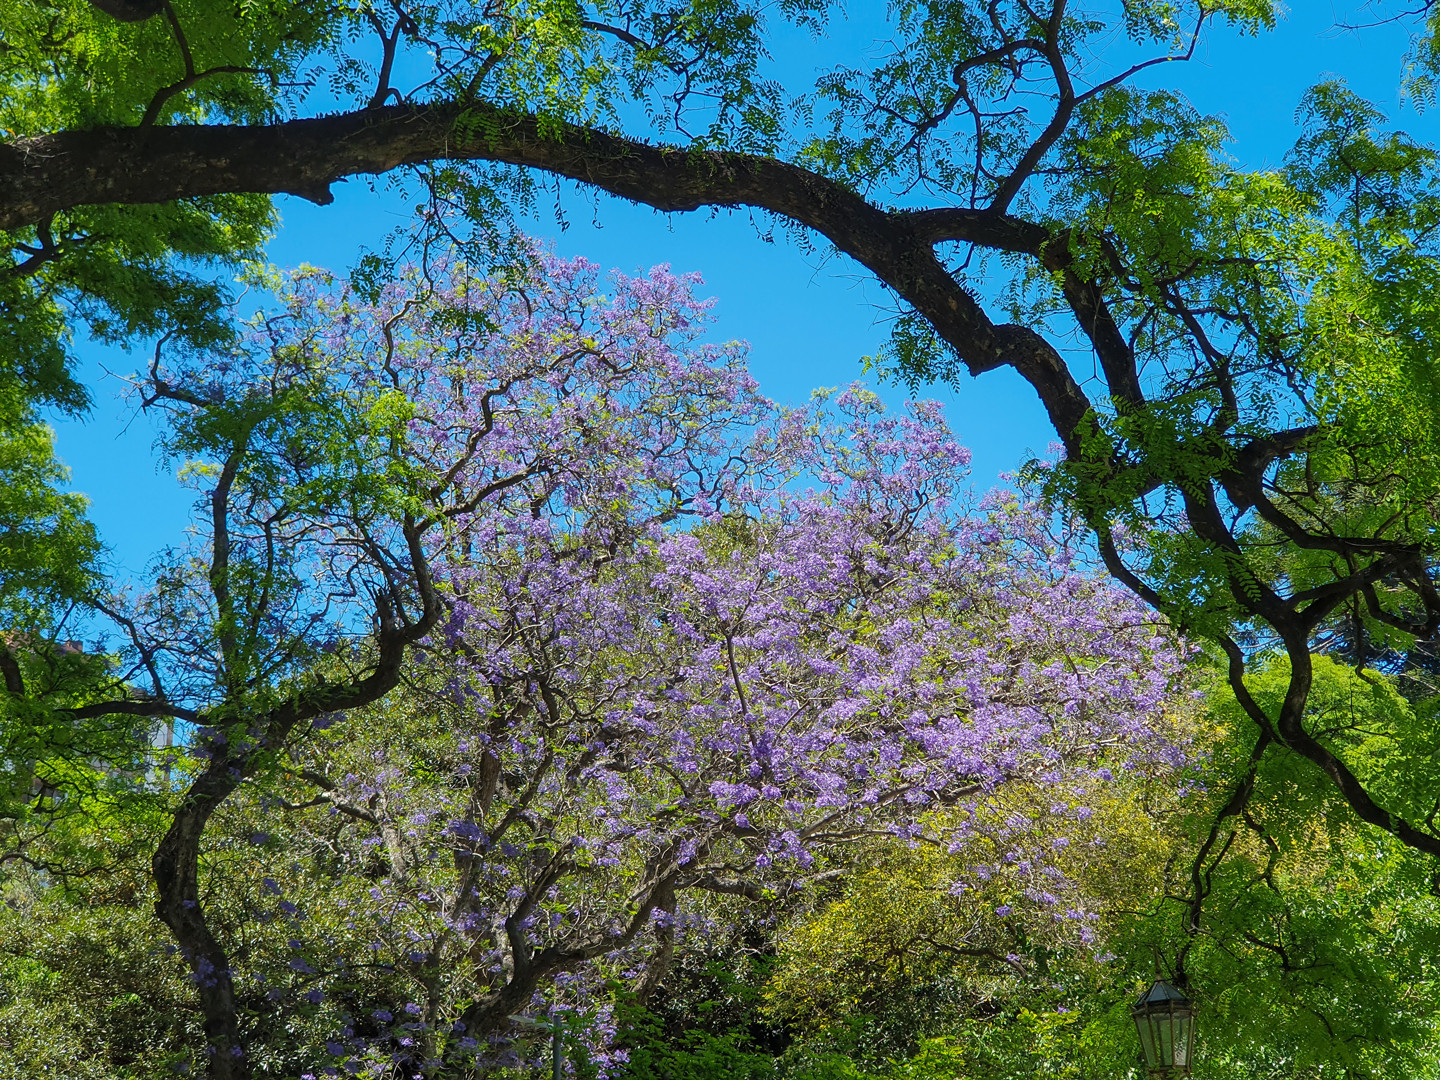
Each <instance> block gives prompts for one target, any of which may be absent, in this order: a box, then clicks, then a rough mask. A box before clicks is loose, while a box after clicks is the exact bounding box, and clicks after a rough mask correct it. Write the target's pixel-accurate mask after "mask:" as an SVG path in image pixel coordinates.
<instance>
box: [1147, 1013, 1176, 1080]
mask: <svg viewBox="0 0 1440 1080" xmlns="http://www.w3.org/2000/svg"><path fill="white" fill-rule="evenodd" d="M1150 1023H1151V1025H1152V1026H1153V1028H1154V1030H1155V1059H1156V1060H1155V1064H1156V1065H1158V1066H1159V1067H1160V1068H1162V1069H1164V1068H1168V1067H1169V1066H1171V1065H1173V1064H1175V1028H1174V1025H1173V1024H1172V1023H1171V1020H1170V1017H1169V1015H1168V1014H1166V1013H1158V1014H1153V1015H1152V1016H1151V1017H1150Z"/></svg>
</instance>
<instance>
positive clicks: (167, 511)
mask: <svg viewBox="0 0 1440 1080" xmlns="http://www.w3.org/2000/svg"><path fill="white" fill-rule="evenodd" d="M853 9H854V10H864V5H863V4H861V3H856V4H854V5H853ZM1297 9H1298V10H1296V11H1294V12H1292V13H1291V14H1290V15H1289V17H1288V18H1287V19H1286V20H1285V22H1284V23H1282V25H1281V26H1280V27H1279V28H1278V29H1277V31H1276V32H1275V33H1274V34H1271V35H1264V36H1261V37H1259V38H1253V39H1246V38H1239V37H1237V36H1235V35H1233V34H1228V33H1226V32H1224V31H1216V32H1212V33H1211V34H1210V36H1209V38H1208V39H1207V40H1206V41H1205V42H1204V43H1202V45H1201V47H1200V48H1199V49H1198V50H1197V54H1196V58H1195V59H1194V60H1193V61H1191V62H1190V63H1188V64H1168V65H1163V66H1161V67H1160V68H1157V69H1153V70H1152V72H1149V73H1146V74H1147V75H1148V83H1146V85H1154V86H1160V85H1164V86H1169V87H1173V88H1177V89H1179V90H1180V91H1181V92H1183V93H1184V94H1186V96H1187V97H1189V98H1190V100H1191V101H1192V102H1193V103H1194V104H1195V105H1196V106H1197V107H1198V108H1200V109H1201V110H1202V111H1205V112H1210V113H1217V114H1220V115H1222V116H1223V117H1224V118H1225V119H1226V120H1227V121H1228V123H1229V125H1230V128H1231V131H1232V133H1233V135H1234V139H1235V141H1234V144H1233V145H1232V147H1231V153H1232V154H1233V155H1234V156H1235V158H1236V159H1237V160H1238V161H1239V162H1240V163H1242V164H1244V165H1246V166H1250V167H1264V166H1267V165H1277V164H1279V163H1280V161H1281V159H1282V158H1283V155H1284V152H1285V150H1286V148H1287V147H1288V146H1289V144H1290V142H1291V140H1292V139H1293V131H1294V115H1295V109H1296V106H1297V105H1298V103H1299V100H1300V97H1301V95H1302V94H1303V93H1304V91H1305V89H1306V88H1307V87H1308V86H1309V85H1311V84H1312V83H1313V82H1315V81H1316V80H1318V79H1320V78H1329V77H1336V76H1338V77H1341V78H1344V79H1345V80H1346V81H1347V82H1348V83H1349V84H1350V86H1351V87H1352V89H1354V90H1356V91H1357V92H1358V93H1360V94H1361V95H1362V96H1366V97H1368V98H1370V99H1371V100H1372V101H1374V102H1375V103H1376V104H1378V105H1380V106H1381V107H1382V108H1384V109H1386V110H1387V111H1388V112H1389V113H1390V114H1391V116H1392V119H1394V120H1396V121H1398V122H1399V123H1400V124H1401V125H1402V126H1404V127H1406V128H1407V130H1409V131H1410V132H1411V133H1412V134H1413V135H1415V136H1416V137H1417V138H1419V139H1421V140H1422V141H1427V142H1434V141H1436V139H1437V131H1436V126H1437V118H1436V116H1434V115H1433V114H1424V115H1421V116H1418V117H1417V116H1416V115H1415V114H1414V113H1413V112H1412V111H1410V110H1409V109H1405V110H1403V115H1402V108H1401V103H1400V100H1399V91H1398V85H1399V76H1400V72H1401V62H1402V58H1403V55H1404V52H1405V48H1406V45H1407V42H1408V38H1409V32H1410V31H1409V28H1408V27H1406V26H1397V25H1393V24H1391V25H1384V26H1379V27H1374V28H1369V29H1365V30H1362V31H1359V32H1346V31H1343V30H1337V29H1336V24H1337V23H1339V22H1341V21H1348V22H1352V23H1363V22H1367V21H1371V20H1372V19H1373V18H1374V15H1373V13H1372V14H1371V15H1370V16H1369V17H1367V15H1366V12H1365V10H1361V11H1359V12H1358V13H1357V12H1356V11H1355V10H1354V9H1353V8H1352V7H1351V5H1348V4H1340V3H1335V4H1331V3H1327V2H1324V0H1300V2H1298V3H1297ZM866 33H868V31H866V30H862V28H861V25H860V21H859V20H858V19H856V20H852V21H851V23H850V24H849V25H846V26H843V27H837V28H836V31H835V33H834V34H833V35H832V37H831V38H830V39H829V40H828V41H827V42H823V43H820V44H819V45H815V46H810V47H807V48H803V49H801V50H800V51H799V52H798V53H797V54H796V55H793V56H788V57H787V68H788V69H789V71H793V72H795V74H796V75H797V76H798V75H804V74H805V73H806V70H805V69H806V67H807V65H808V66H809V67H812V68H813V67H820V66H825V65H828V64H830V63H834V62H836V61H837V60H842V59H844V57H845V53H847V52H849V51H850V50H857V49H865V48H866V47H867V45H868V44H869V42H868V41H867V40H865V38H864V34H866ZM1114 47H1115V48H1117V49H1123V48H1125V47H1126V44H1125V43H1124V42H1123V41H1119V42H1117V43H1116V44H1115V46H1114ZM851 55H853V53H851ZM789 71H787V75H788V74H789ZM787 82H789V83H790V84H791V85H792V86H798V82H797V81H795V80H790V79H787ZM335 195H336V200H335V202H334V203H333V204H332V205H330V206H327V207H316V206H313V205H311V204H309V203H306V202H304V201H302V200H299V199H294V198H284V199H282V200H281V202H280V215H281V220H282V227H281V230H280V232H279V234H278V235H277V236H276V238H275V240H274V242H273V243H272V245H271V247H270V258H271V259H272V261H273V262H275V263H276V264H277V265H280V266H282V267H290V266H295V265H298V264H300V263H302V262H308V263H311V264H313V265H318V266H326V267H329V268H332V269H335V270H344V269H346V268H348V266H349V265H350V264H351V263H352V262H353V261H354V259H355V258H356V256H357V255H358V254H359V252H360V251H361V249H362V248H363V247H364V246H372V247H374V246H378V245H379V243H380V242H381V239H382V238H383V237H384V236H385V234H386V233H388V232H389V231H390V230H391V229H393V228H395V227H396V226H403V225H404V224H405V222H406V220H407V218H408V212H407V210H406V207H405V205H404V203H403V200H402V199H401V198H400V197H399V196H398V194H397V193H396V192H395V191H394V190H393V188H390V186H389V185H387V184H385V182H384V181H381V182H380V183H379V184H378V190H372V188H371V185H369V184H367V183H364V182H350V183H346V184H340V185H337V186H336V188H335ZM561 205H562V206H563V207H564V208H565V210H566V212H567V218H568V221H569V223H570V227H569V228H568V230H566V231H564V232H562V231H561V230H560V229H559V228H558V226H557V225H556V222H555V220H554V217H553V214H552V210H553V204H542V206H541V209H540V213H539V215H538V216H537V217H535V218H533V219H530V220H527V221H524V222H523V223H522V224H523V225H524V227H525V228H526V229H527V230H528V231H530V232H532V233H533V234H535V235H538V236H544V237H547V238H549V239H551V240H552V241H553V242H554V244H555V246H556V249H557V250H558V251H559V252H560V253H561V254H565V255H584V256H586V257H588V258H590V259H593V260H594V261H596V262H598V263H599V264H601V265H602V266H604V267H606V268H611V267H614V268H618V269H620V270H623V271H626V272H631V273H633V272H636V271H638V270H642V269H644V268H647V267H649V266H652V265H654V264H656V263H662V262H668V263H670V264H671V265H672V266H673V267H674V268H675V269H676V270H685V271H689V270H696V271H699V272H700V273H701V274H702V275H703V276H704V278H705V283H706V284H705V289H704V291H705V292H706V293H707V294H709V295H713V296H715V297H717V299H718V304H717V306H716V316H717V322H716V326H715V329H714V337H715V338H716V339H723V340H729V339H734V338H738V339H743V340H746V341H748V342H749V343H750V345H751V348H752V352H751V369H752V371H753V372H754V374H755V375H756V377H757V378H758V379H759V380H760V384H761V388H762V390H763V391H764V392H765V393H767V394H768V395H769V396H771V397H773V398H776V399H778V400H781V401H791V402H794V401H801V400H804V398H805V397H806V396H808V394H809V392H810V390H811V389H812V388H813V387H816V386H821V385H831V386H833V385H836V384H840V383H845V382H849V381H850V380H852V379H855V378H858V377H860V374H861V368H860V358H861V357H863V356H865V355H867V354H869V353H873V352H874V351H875V350H876V349H877V348H878V346H879V345H880V343H881V342H882V341H883V340H884V339H885V337H886V335H887V322H886V320H887V318H888V317H889V316H888V312H887V309H886V308H885V307H884V304H885V296H884V293H883V291H882V290H881V289H880V288H879V287H878V286H877V285H875V284H874V283H873V281H871V280H869V279H868V277H867V276H866V274H865V273H864V271H863V270H862V269H860V268H859V267H857V266H855V265H854V264H851V263H849V262H848V261H847V260H844V259H842V258H839V257H836V256H828V257H827V256H825V255H824V253H823V251H822V250H818V249H817V250H812V251H805V250H801V248H800V247H798V246H797V245H795V244H793V243H790V242H789V241H787V240H786V239H785V238H784V236H783V235H782V234H779V233H777V235H776V239H775V242H774V243H765V242H762V241H761V240H760V239H759V238H758V236H757V229H756V227H755V225H753V224H752V223H751V221H750V219H749V217H748V216H747V215H745V214H733V215H732V214H720V215H708V214H692V215H670V216H667V215H661V214H657V213H654V212H652V211H649V210H646V209H641V208H637V207H633V206H630V205H628V204H625V203H623V202H620V201H617V200H612V199H605V198H601V199H599V200H598V201H595V200H593V199H592V198H591V197H589V196H582V195H581V194H579V193H577V192H575V191H574V190H573V189H564V190H563V191H562V195H561ZM83 359H84V363H85V368H84V374H85V377H86V379H87V381H88V382H89V384H90V386H91V388H92V393H93V395H94V399H95V406H94V408H93V410H92V412H91V414H90V416H89V417H88V418H87V419H86V420H85V421H84V422H73V421H67V422H63V423H57V425H56V429H57V443H58V450H59V453H60V456H61V457H62V458H63V459H64V460H65V461H66V463H67V464H68V465H69V466H70V468H71V470H72V484H73V487H74V488H75V489H76V490H78V491H81V492H84V493H85V494H86V495H87V496H89V498H90V500H91V515H92V517H93V519H94V520H95V522H96V523H97V525H98V527H99V529H100V532H101V536H102V538H103V539H104V540H105V542H106V543H107V545H108V546H109V547H110V549H111V552H112V556H113V561H114V564H115V567H116V569H117V571H119V572H120V574H121V576H122V577H124V576H128V574H129V573H136V572H139V571H141V570H142V569H143V568H144V566H145V564H146V562H147V561H148V560H149V558H150V557H151V556H152V555H153V554H154V553H155V552H156V551H158V550H161V549H163V548H164V547H165V546H166V545H169V544H174V543H178V542H179V541H180V540H181V538H182V536H183V532H184V529H185V527H186V525H187V523H188V520H189V508H190V500H191V496H190V494H189V493H187V492H185V491H183V490H182V489H181V488H180V487H179V485H178V484H177V483H176V481H175V478H174V474H173V470H171V469H168V468H162V467H159V466H157V464H156V461H155V456H154V454H153V453H152V450H151V444H152V442H153V439H154V435H155V431H154V429H153V428H152V427H151V425H150V422H149V420H148V419H147V418H146V417H143V416H141V417H137V416H136V415H135V410H134V407H133V403H127V402H126V401H124V400H122V399H121V397H120V396H119V392H120V391H121V390H122V389H123V384H122V383H121V382H120V381H118V380H116V379H114V378H111V377H109V376H107V375H106V372H107V371H109V372H114V373H120V374H123V373H125V372H129V371H133V370H135V369H136V368H137V367H139V366H141V365H142V364H143V363H144V361H145V357H144V356H142V355H139V354H134V355H127V354H125V353H123V352H120V351H118V350H104V349H100V348H96V347H88V348H86V349H85V350H84V353H83ZM885 393H886V395H887V396H888V397H889V398H891V399H892V400H895V401H899V400H901V399H903V397H904V392H903V391H902V390H901V389H900V388H898V387H891V388H889V389H888V390H886V391H885ZM926 396H932V397H936V398H939V399H940V400H942V401H945V402H946V403H947V412H948V415H949V419H950V422H951V425H952V427H954V429H955V430H956V431H957V433H958V434H959V436H960V438H961V440H962V441H963V442H964V443H965V444H966V445H968V446H969V447H971V449H972V450H973V451H974V454H975V460H974V480H975V482H976V483H977V484H979V485H981V486H984V487H988V486H990V485H992V484H994V483H996V482H997V479H998V477H999V476H1000V474H1001V473H1003V472H1006V471H1008V470H1011V469H1013V468H1014V467H1015V466H1016V465H1017V464H1019V463H1020V462H1021V461H1022V460H1024V459H1026V458H1027V457H1029V456H1032V455H1033V454H1036V453H1043V452H1044V451H1045V449H1046V447H1047V446H1048V445H1049V443H1050V442H1051V439H1052V437H1053V436H1052V433H1051V431H1050V429H1049V427H1048V425H1047V423H1046V421H1045V418H1044V414H1043V412H1042V411H1041V409H1040V407H1039V405H1038V403H1037V401H1036V400H1035V397H1034V394H1033V392H1032V391H1031V390H1030V389H1029V387H1028V386H1026V385H1025V384H1024V383H1023V382H1022V381H1021V380H1020V379H1019V377H1018V376H1015V375H1013V374H1012V373H1010V372H1008V371H1005V372H995V373H991V374H988V375H986V376H984V377H983V378H981V379H978V380H967V381H966V382H965V384H964V385H962V386H961V387H959V388H958V390H954V391H952V390H950V389H947V388H943V387H937V388H934V389H933V390H931V391H929V392H927V395H926Z"/></svg>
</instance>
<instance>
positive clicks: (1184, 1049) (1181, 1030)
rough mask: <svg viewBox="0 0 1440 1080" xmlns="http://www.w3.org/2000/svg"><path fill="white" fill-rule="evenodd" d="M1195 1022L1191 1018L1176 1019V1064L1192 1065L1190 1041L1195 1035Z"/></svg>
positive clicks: (1180, 1017) (1178, 1017) (1181, 1017)
mask: <svg viewBox="0 0 1440 1080" xmlns="http://www.w3.org/2000/svg"><path fill="white" fill-rule="evenodd" d="M1193 1024H1194V1020H1193V1019H1192V1018H1191V1017H1189V1016H1177V1017H1176V1018H1175V1064H1176V1065H1189V1064H1190V1041H1191V1036H1192V1034H1193V1033H1194V1028H1193V1026H1192V1025H1193Z"/></svg>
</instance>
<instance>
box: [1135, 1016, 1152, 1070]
mask: <svg viewBox="0 0 1440 1080" xmlns="http://www.w3.org/2000/svg"><path fill="white" fill-rule="evenodd" d="M1151 1023H1152V1018H1151V1017H1149V1016H1144V1017H1141V1018H1140V1020H1139V1022H1137V1023H1136V1025H1135V1026H1136V1027H1137V1028H1139V1029H1140V1050H1141V1052H1142V1053H1144V1055H1145V1064H1146V1065H1148V1066H1149V1067H1150V1068H1152V1069H1153V1068H1154V1067H1155V1066H1156V1064H1157V1062H1156V1060H1155V1035H1154V1032H1153V1031H1152V1030H1151V1028H1150V1025H1151Z"/></svg>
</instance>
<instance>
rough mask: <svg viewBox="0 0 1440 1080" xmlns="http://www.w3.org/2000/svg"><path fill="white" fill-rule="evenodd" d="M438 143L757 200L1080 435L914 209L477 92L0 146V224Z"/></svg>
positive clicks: (374, 169) (1067, 408)
mask: <svg viewBox="0 0 1440 1080" xmlns="http://www.w3.org/2000/svg"><path fill="white" fill-rule="evenodd" d="M440 159H445V160H476V161H492V162H500V163H505V164H511V165H519V166H525V167H529V168H534V169H540V170H543V171H545V172H549V173H552V174H554V175H557V176H563V177H568V178H570V179H572V180H576V181H578V182H580V183H583V184H587V185H591V186H593V187H597V188H600V189H602V190H604V191H607V192H609V193H611V194H613V195H617V196H619V197H621V198H625V199H631V200H633V201H636V202H640V203H644V204H645V205H648V206H652V207H654V208H655V209H657V210H663V211H690V210H696V209H699V208H701V207H753V208H755V209H760V210H766V211H769V212H771V213H774V214H777V215H780V216H782V217H785V218H788V219H790V220H791V221H794V222H796V223H798V224H801V225H804V226H806V227H808V228H810V229H813V230H814V231H816V232H817V233H819V234H821V235H822V236H824V237H826V238H827V239H828V240H830V241H831V242H832V243H833V244H834V245H835V246H836V247H837V248H838V249H839V250H841V251H842V252H844V253H845V254H847V255H849V256H850V257H851V258H853V259H855V260H856V261H858V262H859V263H861V264H862V265H864V266H865V267H866V268H867V269H869V270H870V271H871V272H873V273H874V274H875V275H876V276H877V277H878V278H879V279H880V280H881V281H882V282H884V283H885V284H886V285H887V286H889V287H890V288H891V289H892V290H893V291H894V292H895V293H896V294H897V295H898V296H899V297H900V298H901V299H902V300H904V301H906V302H907V303H909V304H910V305H911V306H912V307H914V308H915V310H916V311H918V312H919V313H920V314H921V315H922V316H923V317H924V318H925V319H927V320H928V321H929V322H930V323H931V324H932V325H933V326H934V327H935V329H936V331H937V332H938V333H939V334H940V336H941V338H942V339H943V340H944V341H945V342H946V343H947V344H949V345H950V346H951V347H952V348H953V349H954V351H955V353H956V355H957V356H958V357H959V358H960V360H961V361H962V362H963V363H964V364H965V366H966V368H967V369H968V370H969V371H970V373H971V374H972V375H978V374H980V373H982V372H985V371H991V370H994V369H995V368H999V367H1014V368H1015V369H1016V370H1018V371H1019V372H1020V373H1021V374H1022V375H1024V376H1025V378H1026V379H1027V380H1029V381H1030V383H1031V384H1032V385H1033V386H1034V387H1035V389H1036V390H1037V391H1038V392H1039V393H1040V396H1041V398H1042V400H1043V401H1044V404H1045V406H1046V409H1047V411H1048V412H1049V414H1050V419H1051V421H1052V423H1054V425H1055V427H1056V429H1057V431H1059V432H1060V434H1061V437H1062V438H1063V439H1064V440H1065V441H1066V442H1067V444H1071V443H1074V445H1072V447H1071V449H1072V450H1078V442H1074V440H1075V439H1076V437H1077V432H1078V431H1079V429H1080V426H1081V424H1082V422H1083V420H1084V417H1085V415H1086V413H1087V412H1088V411H1089V409H1090V402H1089V401H1088V400H1087V399H1086V397H1085V395H1084V394H1083V392H1082V391H1081V390H1080V388H1079V385H1078V384H1077V383H1076V382H1075V380H1074V379H1073V378H1072V377H1071V375H1070V373H1069V371H1068V370H1067V369H1066V367H1065V363H1064V361H1063V360H1062V359H1061V357H1060V355H1059V353H1057V352H1056V351H1055V349H1054V348H1053V347H1052V346H1051V345H1050V344H1049V343H1048V342H1046V341H1045V340H1044V339H1043V338H1042V337H1040V335H1039V334H1037V333H1036V332H1035V331H1034V330H1032V329H1030V328H1029V327H1022V326H1012V325H1000V324H996V323H994V322H992V321H991V320H990V319H989V318H988V317H987V316H986V315H985V313H984V311H983V310H982V309H981V308H980V305H979V304H978V303H977V302H976V300H975V299H974V297H972V296H971V295H970V294H969V293H968V292H966V291H965V290H964V289H963V288H962V287H961V286H960V285H959V284H958V283H957V282H956V281H955V279H954V278H953V277H952V276H951V275H950V273H949V272H948V271H947V270H946V269H945V267H944V265H943V264H942V263H941V262H940V260H939V259H938V258H937V257H936V255H935V252H934V248H933V244H934V241H933V239H931V237H930V236H928V235H927V234H926V231H925V230H924V229H920V230H918V231H917V228H916V225H917V224H921V223H922V221H923V219H918V218H917V217H916V216H915V215H912V214H908V213H904V212H889V211H886V210H884V209H881V208H879V207H876V206H874V205H873V204H871V203H869V202H867V201H866V200H865V199H863V198H862V197H860V196H859V195H857V194H855V193H854V192H853V191H851V190H850V189H848V188H846V187H845V186H844V185H842V184H840V183H837V182H835V181H833V180H830V179H828V178H826V177H823V176H820V175H818V174H816V173H813V172H810V171H808V170H805V169H802V168H799V167H797V166H795V165H791V164H789V163H787V162H783V161H779V160H776V159H774V158H767V157H761V156H755V155H748V154H733V153H725V152H718V151H707V152H699V151H692V150H684V149H679V148H666V147H656V146H652V145H650V144H648V143H643V142H640V141H638V140H633V139H626V138H620V137H617V136H614V135H610V134H608V133H605V132H602V131H598V130H593V129H586V128H579V127H566V126H563V125H560V126H558V127H557V126H556V125H555V124H553V123H542V121H541V120H540V119H538V118H536V117H534V116H530V115H526V114H518V113H513V112H507V111H504V110H501V109H498V108H495V107H493V106H486V105H476V106H472V107H462V106H459V105H454V104H448V105H432V106H401V105H394V106H385V107H383V108H378V109H366V110H363V111H361V112H352V113H344V114H340V115H337V116H328V117H322V118H318V119H309V120H294V121H290V122H287V123H280V124H271V125H264V126H253V127H241V126H222V125H217V126H201V125H183V126H177V127H166V128H150V129H145V130H137V129H134V128H103V129H98V130H96V131H89V132H63V133H60V134H55V135H48V136H41V137H38V138H32V139H25V140H20V141H18V142H15V143H11V144H9V145H5V146H0V191H8V192H10V193H11V194H10V196H9V198H8V199H6V201H5V203H4V204H3V205H0V227H9V228H14V227H17V226H20V225H24V224H29V223H33V222H34V221H37V220H40V219H41V218H43V217H44V216H45V215H46V214H49V213H54V212H55V211H57V210H60V209H64V208H66V207H72V206H79V205H85V204H92V203H107V202H121V203H160V202H168V201H171V200H174V199H183V198H191V197H195V196H202V195H213V194H218V193H221V192H242V191H244V192H264V193H271V194H278V193H291V194H297V195H301V196H303V197H305V198H309V199H312V200H313V201H316V202H322V203H323V202H328V201H330V199H331V196H330V192H329V189H330V185H331V184H332V183H334V182H335V181H336V180H338V179H341V178H343V177H347V176H355V175H362V174H374V173H383V172H388V171H390V170H392V169H396V168H400V167H402V166H405V165H412V164H417V163H420V162H425V161H432V160H440ZM949 224H950V225H952V226H953V225H954V224H955V222H954V221H953V219H952V221H951V222H950V223H949ZM933 231H934V230H933V228H932V229H930V230H929V232H930V233H931V234H932V235H933ZM981 234H982V235H980V236H977V238H976V242H981V243H983V242H984V230H981Z"/></svg>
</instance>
